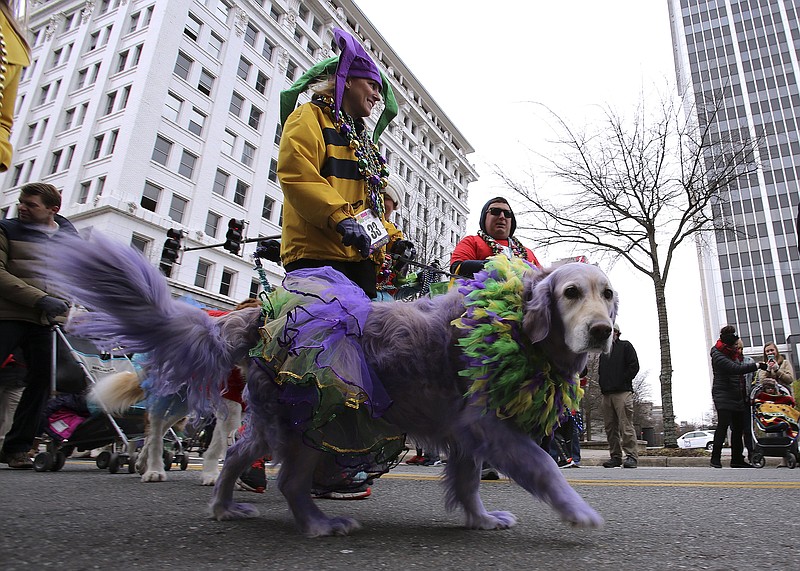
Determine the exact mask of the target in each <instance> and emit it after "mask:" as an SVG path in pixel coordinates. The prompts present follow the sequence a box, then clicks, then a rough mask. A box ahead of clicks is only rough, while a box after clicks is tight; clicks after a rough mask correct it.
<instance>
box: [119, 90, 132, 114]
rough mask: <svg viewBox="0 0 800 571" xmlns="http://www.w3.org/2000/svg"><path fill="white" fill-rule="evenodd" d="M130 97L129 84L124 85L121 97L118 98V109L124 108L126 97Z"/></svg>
mask: <svg viewBox="0 0 800 571" xmlns="http://www.w3.org/2000/svg"><path fill="white" fill-rule="evenodd" d="M130 97H131V86H130V85H126V86H125V87H123V88H122V97H121V98H120V100H119V109H117V110H118V111H120V110H122V109H125V108H126V107H127V106H128V99H130Z"/></svg>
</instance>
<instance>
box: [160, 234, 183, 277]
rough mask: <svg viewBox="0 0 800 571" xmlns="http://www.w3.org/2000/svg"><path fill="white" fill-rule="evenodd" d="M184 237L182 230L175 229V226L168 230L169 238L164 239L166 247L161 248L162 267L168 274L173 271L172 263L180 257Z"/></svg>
mask: <svg viewBox="0 0 800 571" xmlns="http://www.w3.org/2000/svg"><path fill="white" fill-rule="evenodd" d="M182 239H183V231H182V230H175V229H174V228H170V229H169V230H167V239H166V240H164V249H162V250H161V269H162V271H163V272H164V274H165V275H167V276H169V275H170V273H171V271H172V264H174V263H175V260H177V259H178V251H179V250H180V249H181V240H182Z"/></svg>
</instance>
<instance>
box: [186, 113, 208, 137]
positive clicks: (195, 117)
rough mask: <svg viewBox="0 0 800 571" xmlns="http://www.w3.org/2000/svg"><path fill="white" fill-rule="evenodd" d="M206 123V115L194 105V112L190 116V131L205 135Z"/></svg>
mask: <svg viewBox="0 0 800 571" xmlns="http://www.w3.org/2000/svg"><path fill="white" fill-rule="evenodd" d="M205 124H206V116H205V114H204V113H203V112H202V111H200V110H199V109H198V108H197V107H192V114H191V115H190V117H189V127H188V129H189V132H190V133H194V134H195V135H197V136H198V137H200V136H202V135H203V125H205Z"/></svg>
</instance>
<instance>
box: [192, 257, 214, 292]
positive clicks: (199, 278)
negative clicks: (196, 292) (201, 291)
mask: <svg viewBox="0 0 800 571" xmlns="http://www.w3.org/2000/svg"><path fill="white" fill-rule="evenodd" d="M210 273H211V264H210V263H209V262H206V261H205V260H200V261H199V262H197V273H196V274H195V275H194V285H196V286H197V287H202V288H205V287H206V283H208V275H209V274H210Z"/></svg>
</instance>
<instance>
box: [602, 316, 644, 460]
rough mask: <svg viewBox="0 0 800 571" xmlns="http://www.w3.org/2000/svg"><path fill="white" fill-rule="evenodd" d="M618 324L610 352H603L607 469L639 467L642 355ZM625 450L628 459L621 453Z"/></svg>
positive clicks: (615, 327) (615, 326)
mask: <svg viewBox="0 0 800 571" xmlns="http://www.w3.org/2000/svg"><path fill="white" fill-rule="evenodd" d="M619 336H620V329H619V325H616V324H614V342H613V344H612V346H611V352H610V353H608V354H605V353H603V354H602V355H600V367H599V383H600V392H601V393H602V394H603V422H604V424H605V429H606V438H607V440H608V447H609V451H610V453H611V458H610V459H608V460H606V461H605V462H603V467H604V468H617V467H619V466H624V467H625V468H636V467H637V465H638V463H639V452H638V450H637V449H636V430H635V429H634V427H633V379H634V378H635V377H636V374H637V373H638V372H639V358H638V357H637V356H636V349H634V348H633V345H632V344H631V342H630V341H625V340H623V339H620V338H619ZM623 452H624V453H625V462H623V461H622V453H623Z"/></svg>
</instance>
